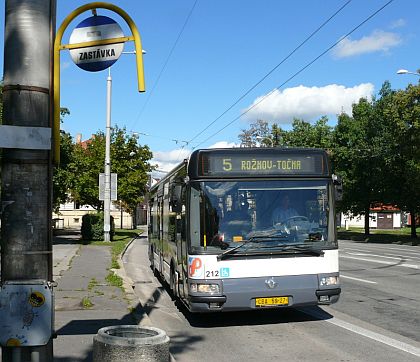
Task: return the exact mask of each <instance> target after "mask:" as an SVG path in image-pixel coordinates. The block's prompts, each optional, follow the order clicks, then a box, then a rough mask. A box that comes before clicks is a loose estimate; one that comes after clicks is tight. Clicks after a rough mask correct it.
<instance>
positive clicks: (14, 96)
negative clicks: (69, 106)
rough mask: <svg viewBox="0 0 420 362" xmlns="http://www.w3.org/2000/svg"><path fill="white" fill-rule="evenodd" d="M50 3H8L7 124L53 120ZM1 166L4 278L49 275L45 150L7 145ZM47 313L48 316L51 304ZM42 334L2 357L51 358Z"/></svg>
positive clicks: (7, 350)
mask: <svg viewBox="0 0 420 362" xmlns="http://www.w3.org/2000/svg"><path fill="white" fill-rule="evenodd" d="M55 5H56V1H55V0H6V2H5V33H4V36H5V39H4V87H3V124H4V125H12V126H29V127H51V119H50V106H51V92H50V89H51V76H52V74H51V70H52V69H51V52H52V49H53V37H54V29H55V20H53V19H55ZM1 167H2V170H1V171H2V172H1V190H2V194H1V205H0V206H2V207H0V209H3V212H2V215H1V225H2V228H1V239H2V249H1V253H2V257H1V283H2V285H3V286H4V285H6V284H10V283H11V284H16V283H23V284H26V285H32V284H36V283H37V282H38V281H44V282H50V281H52V231H51V230H52V229H51V209H52V208H51V194H52V189H51V185H52V184H51V157H50V151H47V150H41V149H33V150H24V149H17V148H10V149H4V150H3V157H2V162H1ZM52 304H53V303H52ZM21 307H22V308H25V305H23V306H21ZM17 312H19V311H18V308H17ZM48 313H49V315H50V317H51V318H52V319H53V313H54V311H53V310H52V308H51V310H49V311H48ZM17 314H19V313H17ZM16 322H17V323H19V322H20V323H21V321H18V320H16ZM24 332H25V331H22V333H24ZM45 337H46V340H47V341H48V342H47V344H46V345H41V346H38V345H36V346H35V345H33V346H31V344H30V343H28V344H27V346H25V347H23V346H20V347H2V361H12V360H13V361H15V360H16V361H17V360H20V361H27V360H30V359H31V355H33V353H32V352H34V351H36V352H37V354H39V359H41V360H42V361H53V343H52V329H51V331H50V330H48V332H46V334H45ZM29 342H30V341H29Z"/></svg>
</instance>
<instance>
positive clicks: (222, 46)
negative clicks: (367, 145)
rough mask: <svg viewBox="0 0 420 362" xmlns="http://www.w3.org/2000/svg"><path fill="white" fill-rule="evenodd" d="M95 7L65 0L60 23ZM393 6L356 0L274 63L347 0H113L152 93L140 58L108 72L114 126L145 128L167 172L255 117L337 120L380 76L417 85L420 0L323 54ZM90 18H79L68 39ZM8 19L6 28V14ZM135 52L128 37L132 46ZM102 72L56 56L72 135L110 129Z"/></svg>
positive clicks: (285, 122)
mask: <svg viewBox="0 0 420 362" xmlns="http://www.w3.org/2000/svg"><path fill="white" fill-rule="evenodd" d="M88 2H89V1H81V0H72V1H68V0H58V1H57V3H58V5H57V7H58V9H57V27H58V26H59V25H60V24H61V22H62V21H63V19H64V18H65V17H66V16H67V15H68V14H69V13H70V12H71V11H72V10H74V9H76V8H77V7H78V6H81V5H84V4H86V3H88ZM387 2H388V0H369V1H366V0H352V1H350V2H349V3H348V4H347V5H346V6H345V7H344V8H343V9H342V10H341V11H340V12H339V13H338V14H337V15H336V16H335V17H334V18H333V19H331V20H330V21H329V22H328V23H327V24H326V25H325V26H324V27H323V28H322V29H321V30H320V31H319V32H317V33H316V34H315V35H314V36H313V37H312V38H311V39H309V40H308V41H307V42H306V43H305V44H304V45H303V46H302V47H300V48H299V49H298V50H297V51H296V52H295V53H294V54H293V55H292V56H290V58H288V59H287V60H286V61H284V62H283V63H282V64H281V65H279V63H281V62H282V60H284V59H285V58H286V57H287V56H288V55H289V54H290V53H291V52H292V51H293V50H294V49H295V48H296V47H298V46H299V44H301V43H302V42H303V41H304V40H305V39H307V38H308V36H309V35H310V34H312V33H313V32H314V31H315V30H316V29H317V28H319V26H320V25H321V24H323V23H324V22H325V21H326V20H327V19H329V18H330V17H331V16H332V15H333V14H334V13H335V12H336V11H337V10H338V9H339V8H341V7H342V6H343V5H345V4H346V3H347V0H294V1H280V0H260V1H256V0H252V1H251V0H228V1H227V0H223V1H222V0H211V1H210V0H197V1H196V0H178V1H174V0H153V1H151V0H149V1H137V0H116V1H114V2H113V3H114V4H115V5H117V6H119V7H121V8H122V9H123V10H125V11H126V12H127V13H128V14H129V15H130V16H131V17H132V19H133V20H134V22H135V23H136V25H137V27H138V29H139V31H140V35H141V38H142V43H143V48H144V49H145V50H146V52H147V53H146V54H145V55H144V71H145V81H146V92H145V93H139V92H138V91H137V78H136V68H135V57H134V56H133V55H129V54H123V55H122V56H121V57H120V59H119V60H118V61H117V62H116V63H115V64H114V65H113V66H112V69H111V73H112V80H113V88H112V124H113V125H115V124H118V126H120V127H124V126H125V127H126V128H127V130H128V131H134V132H137V133H139V134H140V138H139V142H140V143H141V144H147V145H149V147H150V148H151V150H152V152H153V153H154V162H156V163H158V164H159V166H160V168H162V169H170V168H171V167H172V166H173V165H175V164H177V163H178V162H179V161H181V160H182V159H183V158H185V157H186V156H187V155H188V154H189V152H191V150H192V149H195V148H197V147H200V148H202V147H214V146H223V145H229V146H232V145H234V144H235V143H236V144H237V143H238V134H239V133H240V132H241V130H242V129H247V128H249V123H250V122H255V121H256V120H257V119H264V120H267V121H269V122H277V123H279V124H280V125H281V126H282V127H284V128H286V129H287V127H288V126H290V123H291V121H292V120H293V117H299V118H303V119H305V120H306V121H315V120H317V119H319V118H320V117H321V116H323V115H327V116H328V118H329V119H330V123H331V125H334V124H335V121H336V114H337V113H339V112H341V111H342V110H344V111H347V112H349V111H350V109H351V104H352V103H353V102H356V101H357V100H358V99H359V98H360V97H363V96H364V97H369V96H371V95H372V94H376V93H377V92H378V91H379V89H380V87H381V85H382V83H383V82H384V81H385V80H389V81H390V82H391V85H392V87H393V88H394V89H400V88H405V87H406V86H407V84H408V83H410V82H412V83H414V82H417V80H418V79H416V77H415V76H411V75H397V74H396V71H397V70H398V69H401V68H405V69H409V70H412V71H415V70H417V69H418V68H420V64H419V63H420V62H419V48H420V47H419V41H420V33H419V31H420V27H419V25H418V24H419V22H418V14H420V2H419V1H415V0H411V1H410V0H394V1H393V2H392V3H391V4H389V5H388V6H386V7H385V8H384V9H383V10H382V11H380V12H379V13H378V14H377V15H375V16H374V17H373V18H371V19H370V20H368V21H367V22H366V23H365V24H363V25H362V26H360V28H358V29H357V30H355V31H354V32H353V33H352V34H351V35H349V36H348V37H346V38H344V39H343V40H342V41H341V42H340V43H339V44H338V45H337V46H336V47H334V48H333V49H331V50H330V51H328V52H327V53H326V54H324V55H322V56H320V55H321V54H322V53H324V52H325V51H326V50H327V49H328V48H330V47H331V46H332V45H333V44H335V43H336V42H337V41H339V40H340V39H342V38H343V37H344V36H345V35H346V34H348V33H349V32H350V31H351V30H353V29H354V28H355V27H356V26H358V25H359V24H360V23H362V22H363V21H365V20H366V19H367V18H368V17H369V16H371V15H372V14H373V13H374V12H375V11H377V10H378V9H379V8H381V7H382V6H383V5H385V4H386V3H387ZM3 7H4V5H3ZM98 14H99V15H106V16H110V17H112V18H113V19H114V20H116V21H117V22H118V23H119V24H120V25H121V27H122V28H123V30H124V33H125V34H127V35H129V33H130V32H129V30H128V27H127V26H126V25H125V23H124V21H123V20H122V19H121V18H120V17H119V16H118V15H116V14H113V13H110V12H109V11H107V10H102V9H98ZM91 15H92V14H91V13H90V12H86V13H84V14H82V15H80V16H79V17H78V18H76V20H74V21H73V22H72V23H71V24H70V26H69V27H68V30H67V31H66V33H65V36H64V39H63V43H66V44H67V43H68V39H69V36H70V34H71V32H72V30H73V29H74V28H75V27H76V26H77V24H78V23H79V22H81V21H82V20H83V19H85V18H87V17H89V16H91ZM1 16H2V19H1V20H2V24H1V32H2V33H3V29H4V9H3V11H2V14H1ZM1 38H2V39H3V34H1ZM1 49H3V47H1ZM133 49H134V45H133V43H132V42H129V43H126V45H125V48H124V50H125V51H130V50H133ZM1 51H3V50H1ZM318 56H320V58H319V59H318V60H316V61H315V62H314V63H313V64H311V65H309V66H308V64H310V63H311V62H312V61H313V60H314V59H316V58H317V57H318ZM0 61H1V62H3V57H1V60H0ZM277 65H278V67H277V68H276V69H275V70H274V71H272V70H273V68H275V67H276V66H277ZM306 66H308V67H307V68H306V69H304V70H302V69H303V68H304V67H306ZM1 67H2V68H3V63H1ZM301 70H302V71H301ZM270 71H272V72H271V73H270ZM300 71H301V72H300ZM297 72H300V73H299V74H297V75H296V76H295V77H294V78H293V79H291V80H289V79H290V78H291V77H292V76H293V75H294V74H296V73H297ZM268 73H270V74H269V75H268V76H267V74H268ZM107 75H108V71H107V70H105V71H101V72H86V71H83V70H81V69H79V68H78V67H77V66H76V65H75V64H74V63H73V62H72V60H71V58H70V55H69V54H68V52H67V51H62V52H61V106H62V107H67V108H69V110H70V112H71V114H70V116H67V117H66V118H65V120H64V124H63V125H62V128H63V129H64V130H65V131H67V132H70V133H71V134H72V135H73V136H76V134H77V133H81V134H82V135H83V139H87V138H89V137H90V135H91V134H93V133H96V132H97V131H98V130H104V128H105V120H106V78H107ZM266 76H267V77H266ZM264 77H266V78H264ZM288 80H289V81H288ZM257 83H259V84H258V85H257V86H255V85H256V84H257ZM254 86H255V87H254ZM253 87H254V88H253ZM251 88H253V89H252V90H251V91H249V90H250V89H251ZM248 91H249V92H248ZM270 92H271V94H270V96H267V95H268V94H269V93H270ZM263 98H264V99H263ZM238 99H241V100H240V101H239V102H237V104H235V103H236V101H237V100H238ZM261 100H262V101H261ZM259 101H261V102H260V103H259V104H258V105H256V106H255V107H254V108H252V109H251V110H249V108H250V107H251V106H253V105H255V104H256V103H257V102H259ZM234 104H235V105H234ZM246 110H249V112H247V113H246V114H244V115H243V116H241V114H242V113H244V112H245V111H246ZM222 114H223V115H222ZM221 115H222V116H221ZM220 116H221V117H220ZM210 124H211V126H210V127H208V126H209V125H210ZM206 127H208V128H207V129H206V130H205V131H204V132H202V131H203V130H204V129H205V128H206ZM223 128H224V129H223ZM222 129H223V130H222ZM200 132H202V133H201V134H200ZM190 141H191V142H190ZM187 142H188V143H187Z"/></svg>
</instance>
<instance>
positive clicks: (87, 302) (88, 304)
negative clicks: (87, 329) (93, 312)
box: [82, 297, 93, 309]
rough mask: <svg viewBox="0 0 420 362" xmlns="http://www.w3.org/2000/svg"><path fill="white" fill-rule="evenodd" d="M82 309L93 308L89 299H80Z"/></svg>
mask: <svg viewBox="0 0 420 362" xmlns="http://www.w3.org/2000/svg"><path fill="white" fill-rule="evenodd" d="M82 307H83V308H84V309H89V308H92V307H93V303H92V301H91V300H90V299H89V297H83V299H82Z"/></svg>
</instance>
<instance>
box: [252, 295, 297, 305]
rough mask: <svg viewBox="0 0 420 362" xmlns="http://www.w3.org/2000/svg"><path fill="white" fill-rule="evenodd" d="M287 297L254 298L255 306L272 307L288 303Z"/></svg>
mask: <svg viewBox="0 0 420 362" xmlns="http://www.w3.org/2000/svg"><path fill="white" fill-rule="evenodd" d="M288 304H289V297H268V298H256V299H255V306H256V307H272V306H277V305H288Z"/></svg>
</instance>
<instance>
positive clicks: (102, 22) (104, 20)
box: [69, 16, 124, 72]
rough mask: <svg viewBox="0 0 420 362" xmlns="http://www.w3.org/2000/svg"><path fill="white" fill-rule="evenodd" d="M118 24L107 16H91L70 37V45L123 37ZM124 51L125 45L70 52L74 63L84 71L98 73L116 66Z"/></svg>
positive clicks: (85, 48) (101, 46) (94, 47)
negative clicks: (113, 65)
mask: <svg viewBox="0 0 420 362" xmlns="http://www.w3.org/2000/svg"><path fill="white" fill-rule="evenodd" d="M123 36H124V33H123V31H122V29H121V27H120V26H119V25H118V24H117V22H116V21H115V20H113V19H111V18H108V17H107V16H91V17H89V18H87V19H85V20H83V21H82V22H81V23H80V24H79V25H77V26H76V28H75V29H74V30H73V32H72V33H71V35H70V40H69V43H70V44H76V43H84V42H90V41H95V40H105V39H113V38H120V37H123ZM123 49H124V43H116V44H107V45H99V46H91V47H83V48H76V49H71V50H70V56H71V58H72V60H73V62H74V63H75V64H76V65H77V66H78V67H79V68H82V69H83V70H87V71H89V72H98V71H100V70H104V69H106V68H108V67H110V66H111V65H112V64H114V63H115V62H116V61H117V60H118V58H119V57H120V55H121V53H122V51H123Z"/></svg>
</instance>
